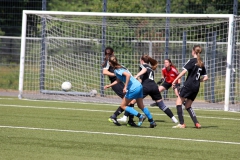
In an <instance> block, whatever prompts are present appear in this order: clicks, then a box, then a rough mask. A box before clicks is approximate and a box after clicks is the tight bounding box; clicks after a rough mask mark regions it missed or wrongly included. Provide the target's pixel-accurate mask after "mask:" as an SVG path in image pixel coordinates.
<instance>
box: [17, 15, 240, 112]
mask: <svg viewBox="0 0 240 160" xmlns="http://www.w3.org/2000/svg"><path fill="white" fill-rule="evenodd" d="M23 13H24V15H23V26H22V44H21V62H20V63H21V65H20V79H19V98H22V97H23V98H31V99H49V100H69V101H85V102H98V103H101V102H102V103H106V102H107V103H120V101H121V99H120V98H119V97H118V96H117V95H116V94H115V93H114V92H113V91H112V90H111V89H108V90H103V86H104V85H106V84H109V83H110V81H109V79H108V77H105V76H103V75H102V68H101V64H102V62H103V56H104V53H103V50H104V47H107V46H110V47H112V48H113V49H114V51H115V52H114V53H115V55H116V56H117V58H118V59H119V61H120V63H121V64H122V65H124V66H125V67H126V68H128V69H129V71H130V72H131V73H132V74H133V75H136V74H137V73H138V71H139V58H140V57H141V56H142V55H143V54H149V55H150V56H151V57H153V58H154V59H156V60H158V62H159V67H158V69H157V70H156V71H155V81H158V80H159V79H160V78H161V69H162V67H163V63H164V59H166V58H169V59H171V60H172V62H173V63H174V65H175V66H176V67H177V69H178V70H179V72H181V71H182V67H183V65H184V64H185V63H186V62H187V60H188V59H190V58H192V57H191V50H192V47H193V46H194V45H196V44H199V45H200V46H201V47H202V48H203V52H202V54H201V57H202V59H203V61H204V63H205V66H206V69H207V73H208V76H209V80H208V81H207V82H206V83H202V84H201V88H200V91H199V93H198V96H197V99H196V103H195V105H197V106H201V107H204V108H211V109H213V108H217V109H223V108H224V106H225V107H229V106H231V107H230V109H233V110H235V109H239V108H240V107H239V103H240V100H239V97H240V94H239V70H238V68H239V67H238V68H236V65H238V66H239V54H232V53H236V52H237V49H238V43H236V45H233V44H232V41H233V40H235V41H237V38H234V36H232V35H234V34H233V32H237V31H236V30H234V29H233V27H232V24H233V16H232V15H204V14H203V15H195V16H194V15H187V14H185V15H183V14H176V15H175V14H171V15H168V17H166V16H167V15H166V14H130V13H129V14H127V13H86V12H48V11H45V12H42V11H24V12H23ZM236 26H238V23H236ZM230 30H231V31H230ZM230 37H231V38H230ZM229 54H230V55H229ZM237 55H238V56H237ZM233 70H234V72H233ZM233 75H234V76H233ZM65 81H69V82H71V84H72V88H71V91H68V92H64V91H62V89H61V84H62V83H63V82H65ZM182 82H184V79H182ZM230 83H231V85H230ZM226 84H227V87H226ZM226 90H227V91H226ZM96 91H97V92H96ZM162 95H163V97H164V99H165V101H166V103H167V102H169V103H171V102H172V104H173V106H174V102H175V100H176V96H175V94H174V92H173V91H172V89H169V90H168V92H165V93H162ZM226 95H229V96H228V97H227V98H226ZM145 102H146V103H152V101H151V99H150V98H149V97H147V98H146V99H145ZM209 103H210V105H209ZM232 103H233V104H232ZM226 105H227V106H226ZM230 109H229V108H227V109H226V108H225V110H230Z"/></svg>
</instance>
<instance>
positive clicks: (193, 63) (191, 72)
mask: <svg viewBox="0 0 240 160" xmlns="http://www.w3.org/2000/svg"><path fill="white" fill-rule="evenodd" d="M201 52H202V49H201V47H200V46H199V45H195V46H194V47H193V49H192V56H193V58H192V59H190V60H188V62H187V63H186V64H185V65H184V66H183V71H182V72H181V73H180V74H179V75H178V76H177V78H176V79H175V80H174V81H173V83H172V84H173V86H175V85H176V83H177V81H178V79H180V78H181V77H182V76H183V75H184V74H186V73H187V72H188V75H187V79H186V81H185V82H184V86H183V88H182V89H181V91H180V92H179V97H178V98H177V101H176V104H177V106H176V108H177V114H178V119H179V122H180V124H178V125H176V126H174V127H173V128H185V127H186V125H185V123H184V118H183V111H182V103H183V101H184V100H185V99H187V100H186V103H185V108H186V110H187V111H188V113H189V115H190V117H191V118H192V120H193V123H194V125H195V127H196V128H201V125H200V124H199V122H198V120H197V117H196V114H195V112H194V111H193V109H192V107H191V105H192V103H193V101H194V100H195V98H196V96H197V94H198V91H199V87H200V82H203V81H206V80H207V79H208V76H207V73H206V69H205V67H204V64H203V62H202V60H201V57H200V54H201ZM201 76H203V77H201Z"/></svg>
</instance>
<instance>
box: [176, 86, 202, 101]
mask: <svg viewBox="0 0 240 160" xmlns="http://www.w3.org/2000/svg"><path fill="white" fill-rule="evenodd" d="M179 95H180V97H183V98H187V99H191V100H192V101H194V100H195V98H196V97H197V95H198V90H197V91H194V90H193V89H191V88H188V87H186V86H183V87H182V88H181V90H180V91H179Z"/></svg>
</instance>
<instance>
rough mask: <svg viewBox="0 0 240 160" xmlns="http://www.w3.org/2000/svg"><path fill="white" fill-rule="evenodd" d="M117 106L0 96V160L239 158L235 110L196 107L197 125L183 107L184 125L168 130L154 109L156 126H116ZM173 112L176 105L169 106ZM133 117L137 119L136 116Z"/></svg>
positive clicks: (169, 125)
mask: <svg viewBox="0 0 240 160" xmlns="http://www.w3.org/2000/svg"><path fill="white" fill-rule="evenodd" d="M116 108H117V106H116V105H108V104H105V105H104V104H89V103H88V104H87V103H69V102H51V101H29V100H18V99H16V98H6V97H2V98H0V144H1V145H0V159H2V160H10V159H11V160H12V159H18V160H33V159H34V160H36V159H39V160H66V159H67V160H75V159H76V160H79V159H80V160H98V159H99V160H108V159H109V160H118V159H119V160H123V159H124V160H135V159H137V160H142V159H143V160H144V159H146V160H152V159H156V160H159V159H161V160H165V159H166V160H169V159H178V160H179V159H199V160H203V159H211V160H213V159H216V160H220V159H224V160H226V159H228V160H229V159H233V160H236V159H239V157H240V113H239V112H236V113H233V112H224V111H209V110H196V114H197V116H198V119H199V121H200V123H201V125H202V129H195V128H194V126H193V123H192V121H191V119H190V118H189V116H188V114H187V112H186V111H184V114H185V121H186V125H187V128H185V129H173V128H172V126H173V125H174V124H173V123H172V121H171V120H170V119H169V118H168V117H167V116H166V115H165V114H163V112H162V111H160V110H159V109H158V108H150V111H151V112H152V114H153V117H154V119H155V120H156V122H157V125H158V126H157V127H156V128H154V129H152V128H148V127H149V123H148V122H147V121H145V122H144V124H143V126H142V127H140V128H133V127H127V126H126V125H122V126H120V127H118V126H115V125H114V124H112V123H110V122H108V121H107V119H108V117H109V116H110V115H111V114H112V112H113V111H114V110H115V109H116ZM172 111H173V112H174V114H176V109H175V108H172ZM136 121H138V120H137V119H136Z"/></svg>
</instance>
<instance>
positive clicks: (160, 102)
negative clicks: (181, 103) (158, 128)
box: [156, 99, 178, 123]
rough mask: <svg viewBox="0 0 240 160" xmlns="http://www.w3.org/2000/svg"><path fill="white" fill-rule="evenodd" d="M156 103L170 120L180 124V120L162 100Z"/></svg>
mask: <svg viewBox="0 0 240 160" xmlns="http://www.w3.org/2000/svg"><path fill="white" fill-rule="evenodd" d="M156 103H157V105H158V107H159V109H161V110H162V111H163V112H164V113H165V114H166V115H167V116H168V117H169V118H171V119H172V121H173V122H174V123H178V120H177V119H176V117H175V116H174V115H173V113H172V111H171V109H170V108H168V107H167V106H166V105H165V104H164V102H163V100H162V99H160V100H157V101H156Z"/></svg>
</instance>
